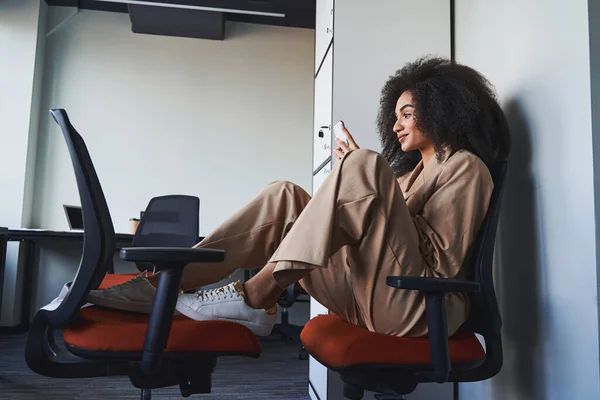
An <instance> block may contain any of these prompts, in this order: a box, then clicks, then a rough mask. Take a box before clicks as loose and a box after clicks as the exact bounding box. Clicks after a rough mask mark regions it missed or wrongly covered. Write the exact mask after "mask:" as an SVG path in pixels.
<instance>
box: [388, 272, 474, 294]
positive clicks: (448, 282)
mask: <svg viewBox="0 0 600 400" xmlns="http://www.w3.org/2000/svg"><path fill="white" fill-rule="evenodd" d="M386 283H387V285H388V286H392V287H395V288H397V289H409V290H419V291H421V292H425V293H433V292H438V293H440V292H441V293H453V292H462V293H474V292H479V290H481V285H480V284H479V282H473V281H467V280H464V279H452V278H421V277H416V276H388V277H387V279H386Z"/></svg>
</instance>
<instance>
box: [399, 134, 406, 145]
mask: <svg viewBox="0 0 600 400" xmlns="http://www.w3.org/2000/svg"><path fill="white" fill-rule="evenodd" d="M407 137H408V133H405V134H403V135H400V136H398V141H399V142H400V143H402V142H404V140H406V138H407Z"/></svg>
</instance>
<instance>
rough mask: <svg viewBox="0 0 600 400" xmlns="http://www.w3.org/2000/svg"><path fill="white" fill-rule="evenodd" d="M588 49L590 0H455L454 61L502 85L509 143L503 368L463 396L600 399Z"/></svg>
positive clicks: (502, 257) (500, 269)
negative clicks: (509, 128) (493, 376)
mask: <svg viewBox="0 0 600 400" xmlns="http://www.w3.org/2000/svg"><path fill="white" fill-rule="evenodd" d="M596 15H597V12H596ZM589 48H590V41H589V32H588V2H587V0H573V1H570V2H568V4H567V3H565V2H563V1H554V0H553V1H541V0H540V1H528V2H523V1H520V0H506V1H503V2H482V1H477V0H457V1H456V58H457V60H458V61H459V62H462V63H465V64H468V65H470V66H472V67H475V68H476V69H478V70H480V71H481V72H482V73H483V74H484V75H486V76H487V77H488V78H489V79H490V80H491V82H492V83H494V84H495V85H496V87H497V89H498V92H499V97H500V100H501V103H502V105H503V107H504V109H505V111H506V114H507V117H508V119H509V122H510V125H511V128H512V135H513V140H514V148H513V153H512V155H511V159H510V172H509V176H508V183H507V191H506V197H505V201H504V209H503V214H502V218H501V226H500V235H499V242H498V246H499V247H498V251H497V256H498V257H497V264H496V273H497V289H498V292H499V297H500V303H501V310H502V313H503V318H504V330H503V340H504V345H505V365H504V368H503V370H502V372H501V373H500V375H499V376H498V377H496V378H494V379H492V380H490V381H487V382H485V383H481V384H468V385H461V399H517V400H518V399H566V398H569V399H597V398H600V383H599V381H600V380H599V371H598V369H599V365H598V300H597V293H598V292H597V261H596V230H595V212H594V163H593V161H594V155H593V152H592V149H593V146H592V145H593V142H592V113H591V107H590V101H591V96H590V55H589ZM597 156H598V153H596V157H597Z"/></svg>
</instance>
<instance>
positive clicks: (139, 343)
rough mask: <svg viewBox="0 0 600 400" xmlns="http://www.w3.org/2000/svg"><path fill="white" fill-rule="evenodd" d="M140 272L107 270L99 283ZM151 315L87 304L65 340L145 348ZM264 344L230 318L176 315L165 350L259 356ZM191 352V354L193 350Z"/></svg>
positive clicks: (94, 346) (101, 347) (97, 347)
mask: <svg viewBox="0 0 600 400" xmlns="http://www.w3.org/2000/svg"><path fill="white" fill-rule="evenodd" d="M137 275H138V274H107V275H106V277H105V278H104V281H103V282H102V285H100V288H101V289H103V288H106V287H109V286H113V285H116V284H119V283H123V282H125V281H127V280H129V279H131V278H133V277H135V276H137ZM148 318H149V316H148V315H143V314H135V313H129V312H122V311H118V310H109V309H105V308H100V307H95V306H92V307H86V308H83V309H82V310H80V311H79V314H78V317H77V319H76V320H75V321H73V323H71V324H70V325H69V326H68V327H67V328H66V329H65V330H64V332H63V337H64V340H65V343H67V344H68V345H70V346H72V347H74V348H76V349H79V350H84V351H88V352H127V353H141V352H142V351H143V346H144V339H145V337H146V328H147V325H148ZM261 352H262V347H261V345H260V342H259V341H258V338H257V337H256V335H254V334H253V333H252V331H250V330H249V329H248V328H246V327H244V326H242V325H240V324H236V323H234V322H227V321H194V320H191V319H189V318H187V317H185V316H183V315H179V314H178V315H175V316H174V317H173V325H172V327H171V333H170V335H169V341H168V343H167V347H166V349H165V353H186V354H189V353H213V354H227V353H233V354H243V355H247V356H250V357H258V356H260V354H261ZM190 355H191V354H190Z"/></svg>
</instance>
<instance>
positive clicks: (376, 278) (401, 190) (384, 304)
mask: <svg viewBox="0 0 600 400" xmlns="http://www.w3.org/2000/svg"><path fill="white" fill-rule="evenodd" d="M492 189H493V183H492V179H491V176H490V174H489V171H488V169H487V167H486V166H485V164H483V162H482V161H481V160H480V159H479V158H478V157H476V156H475V155H473V154H471V153H469V152H467V151H459V152H456V153H454V154H450V153H448V154H446V156H445V158H444V160H443V161H442V162H441V163H438V162H437V160H432V161H431V162H430V163H429V164H428V165H427V167H426V168H423V165H422V163H421V164H419V165H418V166H417V167H416V168H415V169H414V171H413V172H412V173H410V174H408V175H405V176H404V177H402V178H400V179H396V177H395V176H394V172H393V171H392V169H391V167H390V166H389V164H388V163H387V161H386V160H385V159H384V158H383V157H382V156H381V155H379V154H378V153H376V152H373V151H370V150H354V151H351V152H349V153H347V154H346V155H344V157H343V158H342V159H341V160H339V161H338V163H337V164H336V166H335V168H334V170H333V171H332V172H331V174H330V175H329V176H328V177H327V178H326V180H325V181H324V182H323V184H322V185H321V187H320V188H319V190H318V191H317V192H316V193H315V196H314V197H313V198H312V199H311V197H310V195H309V194H308V193H306V191H304V190H303V189H302V188H300V187H299V186H297V185H294V184H292V183H290V182H275V183H272V184H270V185H268V186H267V187H266V188H264V189H263V190H262V191H261V192H260V193H259V194H258V195H257V196H256V197H255V198H254V199H253V200H251V201H250V203H248V204H247V205H246V206H245V207H243V208H242V209H240V210H239V211H238V212H236V213H235V214H234V215H233V216H232V217H230V218H229V219H228V220H227V221H225V222H224V223H223V224H221V225H220V226H219V227H218V228H217V229H215V230H214V231H213V232H212V233H210V234H209V235H208V236H207V237H206V238H205V239H204V240H203V241H202V242H201V243H199V244H197V245H196V247H207V248H217V249H224V250H225V261H224V262H223V263H214V264H212V263H211V264H192V265H189V266H188V267H187V268H186V270H185V273H184V279H183V281H184V289H189V288H191V287H190V286H194V287H199V286H203V285H206V284H210V283H214V282H218V281H219V280H221V279H223V278H225V277H227V276H229V275H230V274H231V273H232V272H233V271H235V270H236V269H240V268H241V269H253V268H257V267H260V266H263V265H266V264H267V263H269V262H276V263H277V266H276V268H275V272H274V277H275V280H276V281H277V278H278V275H279V276H280V273H279V271H283V270H288V269H305V270H308V271H310V272H309V273H308V275H307V276H306V277H305V278H303V279H302V280H301V281H300V283H301V285H302V286H303V287H304V288H305V290H306V291H307V292H308V293H309V294H310V295H311V296H312V297H314V298H315V299H316V300H317V301H318V302H319V303H321V304H323V305H324V306H325V307H326V308H327V309H329V310H330V311H331V312H333V313H335V314H337V315H339V316H340V317H342V318H344V319H345V320H347V321H348V322H350V323H353V324H356V325H359V326H363V327H365V328H367V329H369V330H371V331H374V332H379V333H385V334H391V335H399V336H422V335H425V334H426V333H427V323H426V319H425V306H424V298H423V296H422V295H421V294H420V293H418V292H415V291H412V290H399V289H394V288H391V287H388V286H387V285H386V282H385V281H386V277H387V276H388V275H405V276H423V277H463V276H464V275H465V273H466V271H465V268H464V267H463V265H468V263H464V261H465V259H467V258H468V253H469V250H470V245H471V243H472V242H473V240H474V238H475V237H476V235H477V232H478V230H479V228H480V226H481V223H482V221H483V219H484V217H485V214H486V212H487V208H488V204H489V200H490V197H491V193H492ZM186 286H188V287H186ZM446 310H447V319H448V331H449V332H448V333H449V334H450V335H451V334H453V333H454V332H455V331H456V330H457V329H458V328H459V327H460V325H462V323H463V322H464V321H465V319H466V316H467V314H468V303H467V298H466V296H464V295H462V294H449V295H448V296H447V298H446Z"/></svg>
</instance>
